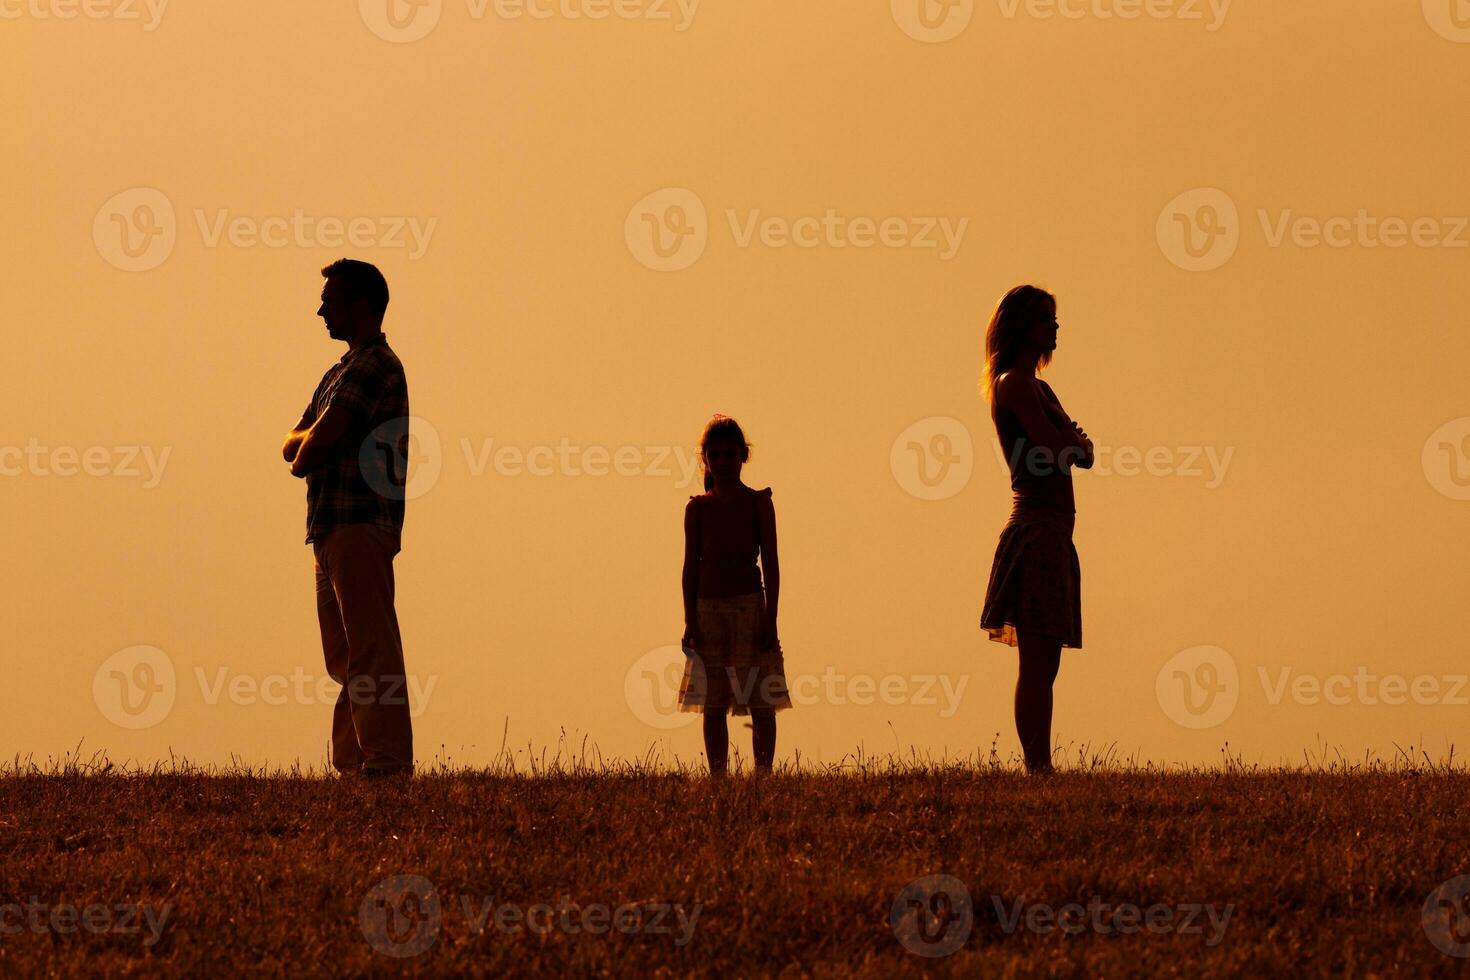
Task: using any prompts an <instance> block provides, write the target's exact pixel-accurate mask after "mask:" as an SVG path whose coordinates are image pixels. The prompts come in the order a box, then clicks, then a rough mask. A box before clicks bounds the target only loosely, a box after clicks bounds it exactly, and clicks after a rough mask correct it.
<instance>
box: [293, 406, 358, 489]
mask: <svg viewBox="0 0 1470 980" xmlns="http://www.w3.org/2000/svg"><path fill="white" fill-rule="evenodd" d="M351 422H352V413H351V412H349V411H347V409H345V408H341V407H339V406H337V405H328V406H327V410H326V411H325V412H323V413H322V414H321V417H320V418H318V419H316V420H313V419H312V418H311V409H309V408H308V409H307V410H306V412H305V413H304V414H303V415H302V416H301V421H299V422H297V423H296V427H295V428H294V429H292V430H291V431H290V432H289V433H288V434H287V435H286V442H285V443H284V445H282V447H281V455H282V456H284V457H285V459H286V462H288V463H290V464H291V475H292V476H295V477H304V476H306V474H308V473H310V472H311V471H312V470H314V469H316V468H317V467H319V466H321V465H322V464H323V463H325V462H326V461H327V460H328V459H330V458H331V456H332V450H333V449H335V448H336V446H337V443H339V442H341V441H342V437H343V436H344V435H345V434H346V433H347V427H348V425H349V424H350V423H351Z"/></svg>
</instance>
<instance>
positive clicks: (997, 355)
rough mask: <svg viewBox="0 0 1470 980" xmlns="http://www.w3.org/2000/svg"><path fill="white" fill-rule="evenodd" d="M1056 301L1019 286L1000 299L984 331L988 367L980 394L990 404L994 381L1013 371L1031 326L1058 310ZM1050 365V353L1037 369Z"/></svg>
mask: <svg viewBox="0 0 1470 980" xmlns="http://www.w3.org/2000/svg"><path fill="white" fill-rule="evenodd" d="M1056 305H1057V301H1056V297H1054V296H1052V294H1051V293H1049V292H1047V291H1046V290H1044V289H1040V288H1038V287H1036V286H1016V287H1015V288H1014V289H1012V290H1011V291H1010V292H1008V293H1006V294H1005V295H1004V296H1002V297H1001V300H1000V302H999V303H997V304H996V305H995V312H994V313H992V314H991V316H990V325H989V326H988V327H986V328H985V366H984V367H983V368H982V369H981V372H980V391H981V393H982V394H984V395H985V400H986V401H988V402H994V401H995V379H996V378H998V377H1000V376H1001V375H1002V374H1004V373H1005V372H1006V371H1008V370H1010V367H1011V365H1012V364H1014V363H1015V360H1016V355H1017V354H1019V353H1020V352H1021V348H1023V347H1024V346H1025V345H1026V335H1027V333H1028V332H1029V331H1030V329H1031V324H1032V323H1034V322H1035V321H1036V318H1037V317H1038V316H1040V315H1041V314H1042V313H1043V312H1045V311H1048V310H1052V309H1055V308H1056ZM1050 363H1051V351H1043V352H1042V354H1041V357H1040V358H1039V359H1038V360H1037V362H1036V366H1037V368H1043V367H1046V365H1048V364H1050Z"/></svg>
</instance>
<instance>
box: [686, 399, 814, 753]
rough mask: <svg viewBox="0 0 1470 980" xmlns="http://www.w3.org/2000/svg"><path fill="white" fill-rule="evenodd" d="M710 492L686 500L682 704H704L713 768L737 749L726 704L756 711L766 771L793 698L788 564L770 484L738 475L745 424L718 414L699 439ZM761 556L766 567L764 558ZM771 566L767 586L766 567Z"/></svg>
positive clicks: (757, 749) (756, 735) (756, 738)
mask: <svg viewBox="0 0 1470 980" xmlns="http://www.w3.org/2000/svg"><path fill="white" fill-rule="evenodd" d="M699 458H700V461H701V462H702V463H703V465H704V472H705V477H704V488H705V492H704V493H703V494H700V495H698V496H691V497H690V498H689V503H688V505H687V506H686V507H685V508H684V576H683V581H684V652H685V653H686V654H688V655H689V659H688V660H687V661H685V664H684V679H683V681H682V682H681V683H680V685H679V710H681V711H703V712H704V751H705V755H706V756H707V757H708V758H709V769H710V773H711V774H713V775H723V774H724V772H725V766H726V760H727V758H728V755H729V745H730V735H729V729H728V727H727V722H726V715H727V712H730V711H733V712H734V713H735V714H737V715H745V714H748V715H750V722H751V729H752V737H751V741H752V750H753V751H752V754H753V755H754V756H755V765H756V769H757V770H758V771H763V770H769V769H770V768H771V765H772V763H773V761H774V760H775V757H776V711H777V710H778V709H780V708H789V707H791V697H790V695H789V693H788V692H787V690H786V667H785V663H784V658H783V655H782V653H781V642H780V639H779V638H778V636H777V634H776V603H777V599H778V596H779V594H780V590H781V567H780V563H779V562H778V560H777V558H776V508H775V505H774V504H772V503H771V488H770V487H766V488H765V489H764V490H752V489H751V488H750V487H748V486H746V485H745V484H744V483H742V482H741V480H740V468H741V466H743V465H744V464H745V462H746V460H748V459H749V458H750V445H749V443H747V442H746V441H745V433H744V432H742V431H741V429H740V426H739V424H738V423H737V422H736V421H735V420H734V419H732V418H729V417H727V416H724V415H716V416H715V417H714V418H713V419H711V420H710V422H709V424H708V425H706V426H705V429H704V434H703V436H701V438H700V441H699ZM757 558H759V560H760V566H759V567H757V565H756V560H757ZM762 569H764V570H765V589H764V591H763V590H762V588H761V570H762Z"/></svg>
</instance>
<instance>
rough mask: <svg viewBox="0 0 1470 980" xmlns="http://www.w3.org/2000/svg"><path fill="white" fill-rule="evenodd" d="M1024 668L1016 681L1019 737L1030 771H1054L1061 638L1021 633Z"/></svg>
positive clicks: (1020, 640) (1019, 636)
mask: <svg viewBox="0 0 1470 980" xmlns="http://www.w3.org/2000/svg"><path fill="white" fill-rule="evenodd" d="M1017 641H1018V643H1019V650H1020V661H1021V668H1020V674H1019V676H1018V677H1017V679H1016V734H1017V735H1019V736H1020V738H1021V751H1022V753H1023V754H1024V755H1025V757H1026V770H1027V771H1028V772H1050V771H1051V768H1052V766H1051V705H1052V682H1053V681H1055V680H1056V679H1057V670H1058V668H1060V667H1061V663H1062V641H1061V638H1060V637H1055V636H1046V635H1044V634H1040V633H1034V634H1032V633H1024V632H1019V633H1018V635H1017Z"/></svg>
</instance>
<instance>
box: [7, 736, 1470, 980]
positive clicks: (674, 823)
mask: <svg viewBox="0 0 1470 980" xmlns="http://www.w3.org/2000/svg"><path fill="white" fill-rule="evenodd" d="M1467 800H1470V775H1467V774H1466V773H1465V772H1464V770H1463V769H1459V770H1456V771H1446V770H1445V769H1443V768H1436V767H1434V766H1423V765H1421V766H1402V765H1400V766H1392V767H1390V766H1381V765H1380V766H1362V767H1342V766H1329V767H1321V768H1318V769H1317V770H1316V771H1281V770H1275V771H1267V770H1259V769H1254V770H1253V769H1248V768H1242V767H1228V768H1227V770H1225V771H1218V772H1199V771H1195V772H1187V771H1183V772H1160V771H1158V770H1156V769H1150V768H1146V767H1144V768H1141V767H1137V766H1131V767H1130V766H1104V767H1097V768H1094V769H1092V770H1091V771H1087V770H1075V769H1074V770H1073V771H1064V772H1062V773H1060V774H1059V775H1057V776H1055V777H1052V778H1050V779H1028V778H1026V777H1025V776H1023V775H1021V774H1019V773H1017V772H1015V771H1014V770H1012V769H1010V768H1008V767H1006V766H1002V765H996V764H992V765H973V764H972V765H968V766H942V765H933V764H927V765H926V764H917V763H912V762H911V763H909V764H903V763H898V762H893V761H888V762H886V763H874V762H872V761H860V762H857V763H855V764H852V765H847V766H843V767H837V768H833V769H829V770H826V771H821V772H802V773H786V774H777V775H775V776H773V777H766V778H764V779H754V778H750V777H746V776H736V777H732V778H730V779H728V780H726V781H724V782H723V783H712V782H711V781H709V780H708V779H707V778H705V777H703V776H702V775H700V774H698V773H697V772H696V771H693V770H689V771H685V772H672V773H670V772H667V771H664V772H659V771H655V770H654V769H651V768H643V767H640V766H637V765H633V766H600V767H598V768H597V769H596V770H595V771H594V770H593V769H592V768H591V767H589V766H587V765H585V764H583V763H578V764H575V765H561V764H556V765H552V766H549V767H547V766H542V767H540V768H539V770H538V771H537V772H536V773H535V774H534V775H528V774H526V773H525V772H521V773H518V774H512V773H511V772H510V771H509V770H508V769H506V768H505V767H502V768H501V770H500V771H498V772H484V773H473V772H463V771H461V772H455V773H445V772H440V773H438V774H433V773H429V774H421V775H418V776H415V777H414V778H412V779H411V780H398V781H383V780H373V781H363V780H351V781H332V780H328V779H324V778H320V777H311V776H300V775H297V776H292V775H289V774H281V773H276V774H266V773H263V772H250V771H249V770H239V771H235V772H233V773H223V774H221V773H218V772H215V773H213V774H210V773H205V772H203V771H200V770H195V769H193V768H191V767H189V766H187V765H175V766H172V767H171V768H170V769H169V770H167V771H165V770H163V769H154V770H151V771H148V772H137V771H133V772H120V771H119V770H118V769H115V768H107V767H106V766H105V764H99V763H98V762H96V760H93V762H92V763H91V764H89V765H77V764H75V763H74V762H71V763H68V764H67V765H65V766H59V767H58V766H51V767H49V768H44V769H38V768H37V767H35V766H34V765H29V764H26V763H24V762H17V763H15V764H13V765H11V766H9V767H7V768H6V771H4V772H0V855H3V863H0V906H6V905H8V907H9V909H10V911H8V912H7V911H6V910H5V908H0V930H3V934H0V973H3V974H4V975H6V976H33V975H42V974H54V975H61V976H79V975H86V974H98V973H106V974H113V975H119V974H127V973H130V972H137V973H143V972H147V973H150V974H154V973H159V972H167V973H187V974H191V975H216V976H218V975H231V974H237V973H248V974H275V975H282V974H286V973H290V974H292V975H299V976H306V975H315V974H322V975H328V974H337V975H341V974H362V973H376V974H379V975H381V974H387V973H398V972H408V973H413V974H419V973H423V974H450V973H453V974H472V975H474V974H486V975H489V974H504V973H510V974H517V975H529V974H538V975H548V974H555V975H561V974H571V975H594V974H617V975H637V976H644V975H689V974H703V973H711V972H714V973H719V974H722V975H727V976H752V975H774V974H783V975H791V976H819V977H837V976H842V977H846V976H852V975H856V976H868V977H888V976H893V975H895V974H913V975H921V974H927V975H936V976H948V975H967V976H974V975H981V974H983V975H987V976H988V975H995V976H1009V975H1016V976H1032V975H1054V976H1073V975H1081V974H1086V975H1089V976H1130V975H1160V974H1164V975H1169V974H1189V975H1200V974H1206V975H1210V974H1246V975H1264V974H1278V975H1293V974H1306V975H1327V974H1332V975H1338V974H1347V975H1353V976H1368V975H1384V976H1398V975H1402V976H1434V975H1445V976H1449V975H1465V974H1466V973H1470V959H1462V958H1458V957H1455V956H1451V955H1448V954H1447V953H1444V952H1441V951H1440V949H1439V948H1437V947H1436V945H1435V943H1434V942H1433V941H1432V939H1431V935H1430V933H1431V932H1433V931H1434V930H1435V929H1436V928H1438V927H1436V926H1435V925H1434V924H1433V922H1434V921H1441V922H1445V923H1448V924H1451V925H1454V924H1456V923H1454V922H1453V921H1452V920H1451V919H1448V918H1444V917H1443V916H1442V917H1441V918H1440V919H1439V920H1433V919H1432V921H1431V926H1430V927H1429V928H1426V925H1425V918H1424V914H1423V908H1424V906H1425V903H1426V900H1428V899H1429V898H1430V896H1431V894H1432V893H1434V892H1435V891H1436V889H1437V888H1439V887H1440V886H1441V885H1442V884H1443V883H1445V882H1446V881H1450V880H1452V879H1455V878H1456V877H1457V876H1460V875H1465V874H1470V832H1467V828H1466V823H1465V815H1466V801H1467ZM936 875H947V876H949V878H948V879H934V878H933V877H932V876H936ZM916 880H918V882H917V884H911V883H914V882H916ZM906 889H907V891H906ZM966 895H968V904H967V900H966ZM1455 900H1459V901H1460V907H1461V908H1462V909H1463V914H1464V915H1466V916H1467V918H1466V919H1465V920H1464V921H1463V923H1459V924H1460V925H1464V926H1470V900H1465V899H1463V897H1462V896H1460V895H1459V894H1458V893H1456V894H1451V895H1449V896H1448V898H1447V901H1450V902H1453V901H1455ZM1434 904H1435V903H1431V905H1434ZM895 905H896V906H897V912H898V913H899V914H898V915H897V916H894V915H893V914H892V913H893V912H894V911H895ZM1069 905H1071V906H1073V907H1072V908H1067V906H1069ZM140 907H141V908H142V910H143V911H142V913H141V914H139V913H138V909H139V908H140ZM1447 907H1448V906H1447ZM1134 908H1136V909H1137V911H1136V913H1135V912H1133V911H1130V910H1131V909H1134ZM68 909H74V911H68ZM1058 914H1059V915H1060V916H1061V917H1062V922H1063V927H1060V928H1059V927H1057V925H1056V920H1055V918H1054V916H1056V915H1058ZM1448 914H1449V913H1448V912H1446V913H1445V915H1448ZM89 916H90V918H88V917H89ZM1135 916H1136V921H1137V926H1136V927H1134V922H1135ZM895 923H896V924H895ZM68 926H70V928H68ZM1130 927H1133V928H1132V931H1124V930H1125V929H1127V928H1130ZM1446 935H1449V934H1446V933H1444V932H1443V931H1442V930H1441V932H1440V933H1439V938H1440V940H1441V942H1448V943H1453V942H1454V941H1455V940H1456V936H1455V935H1449V938H1448V939H1446V938H1445V936H1446ZM1458 935H1460V936H1463V938H1464V939H1465V940H1467V942H1466V947H1465V949H1464V951H1465V952H1467V953H1470V928H1466V929H1465V930H1464V931H1463V932H1462V933H1460V934H1458ZM1452 948H1454V947H1452ZM950 950H953V951H952V952H950ZM946 953H947V955H925V954H946Z"/></svg>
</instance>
